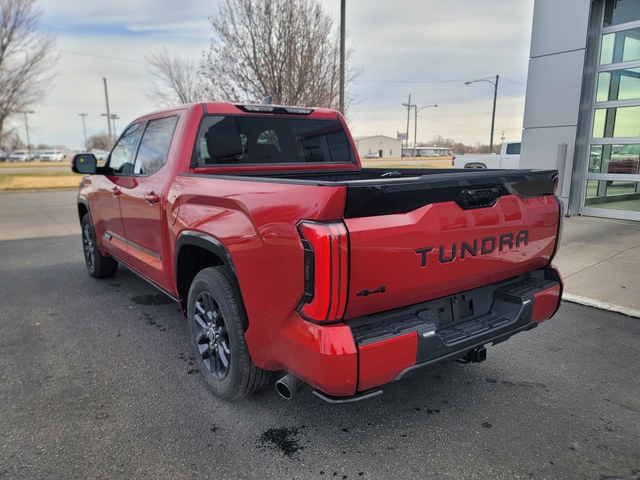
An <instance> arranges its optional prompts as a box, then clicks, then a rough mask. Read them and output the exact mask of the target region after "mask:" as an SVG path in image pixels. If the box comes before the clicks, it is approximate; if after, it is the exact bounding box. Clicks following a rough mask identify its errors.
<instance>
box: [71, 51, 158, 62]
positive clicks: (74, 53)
mask: <svg viewBox="0 0 640 480" xmlns="http://www.w3.org/2000/svg"><path fill="white" fill-rule="evenodd" d="M62 52H63V53H70V54H71V55H81V56H83V57H94V58H104V59H107V60H117V61H119V62H130V63H137V64H148V63H149V62H145V61H140V60H134V59H133V58H122V57H108V56H106V55H98V54H95V53H82V52H74V51H72V50H62Z"/></svg>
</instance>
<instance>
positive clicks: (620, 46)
mask: <svg viewBox="0 0 640 480" xmlns="http://www.w3.org/2000/svg"><path fill="white" fill-rule="evenodd" d="M635 60H640V28H634V29H631V30H625V31H623V32H616V33H608V34H606V35H603V36H602V49H601V51H600V65H609V64H612V63H620V62H632V61H635Z"/></svg>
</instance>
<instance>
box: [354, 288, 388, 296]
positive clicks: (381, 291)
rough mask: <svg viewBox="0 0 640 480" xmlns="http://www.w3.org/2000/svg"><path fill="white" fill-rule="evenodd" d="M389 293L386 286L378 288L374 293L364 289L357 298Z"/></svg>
mask: <svg viewBox="0 0 640 480" xmlns="http://www.w3.org/2000/svg"><path fill="white" fill-rule="evenodd" d="M386 291H387V287H385V286H384V285H383V286H381V287H378V288H376V289H375V290H374V291H372V292H371V291H369V289H366V288H365V289H364V290H362V291H361V292H358V293H357V294H356V297H368V296H369V295H373V294H374V293H384V292H386Z"/></svg>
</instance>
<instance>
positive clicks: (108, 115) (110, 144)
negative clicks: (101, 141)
mask: <svg viewBox="0 0 640 480" xmlns="http://www.w3.org/2000/svg"><path fill="white" fill-rule="evenodd" d="M102 81H103V82H104V99H105V101H106V103H107V114H106V115H103V116H105V117H108V118H107V126H108V127H109V148H111V146H112V145H113V143H111V142H112V141H113V140H112V137H111V112H110V111H109V92H108V91H107V79H106V78H104V77H102Z"/></svg>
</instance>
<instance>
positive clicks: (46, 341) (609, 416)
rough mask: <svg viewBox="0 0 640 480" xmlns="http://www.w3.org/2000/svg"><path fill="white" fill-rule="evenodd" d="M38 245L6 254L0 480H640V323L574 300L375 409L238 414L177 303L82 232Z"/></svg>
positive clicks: (256, 401) (261, 399) (0, 313)
mask: <svg viewBox="0 0 640 480" xmlns="http://www.w3.org/2000/svg"><path fill="white" fill-rule="evenodd" d="M43 198H44V197H40V200H34V199H32V200H31V201H32V202H33V203H34V205H31V207H28V208H32V209H35V211H38V209H39V208H41V207H42V206H38V205H37V204H38V203H39V202H40V201H42V199H43ZM70 198H72V197H70ZM24 201H25V202H27V201H28V200H27V199H25V200H24ZM59 201H60V202H63V201H66V200H64V198H63V197H59ZM7 203H8V202H7V200H6V198H5V197H4V196H2V197H0V205H2V204H5V205H6V204H7ZM54 207H56V206H55V205H53V206H51V208H54ZM58 207H59V208H61V209H62V206H61V205H58ZM24 208H25V209H27V207H24ZM9 210H11V209H6V211H9ZM0 211H2V210H0ZM27 211H28V210H24V211H23V212H22V214H23V215H26V214H27ZM71 211H72V212H73V209H72V210H71ZM69 221H70V220H69ZM76 221H77V220H76ZM51 222H52V224H53V223H60V222H57V221H55V220H51ZM61 222H62V223H60V224H61V225H63V224H64V223H66V222H67V220H64V219H63V220H61ZM0 228H2V229H4V228H5V227H4V226H3V227H0ZM70 228H71V227H70ZM36 234H37V232H32V233H31V234H27V233H25V234H24V235H23V238H20V239H12V240H4V241H0V292H1V297H0V298H2V301H1V302H0V426H1V428H0V478H12V479H13V478H16V479H23V478H24V479H38V478H42V479H58V478H59V479H75V478H78V479H80V478H81V479H87V478H143V479H146V478H215V479H226V478H228V479H236V478H242V479H267V478H287V479H288V478H297V479H308V478H319V479H322V478H331V479H333V478H336V479H359V478H367V479H389V478H394V479H415V478H421V479H476V478H477V479H489V478H491V479H520V478H523V479H530V478H534V479H597V480H601V479H614V478H618V479H627V480H632V479H633V480H637V479H638V478H640V473H639V472H640V382H639V381H638V371H639V370H640V320H638V319H634V318H630V317H626V316H623V315H619V314H615V313H610V312H605V311H601V310H596V309H592V308H588V307H583V306H579V305H572V304H567V303H565V304H564V305H563V307H562V308H561V310H560V312H559V313H558V314H557V316H556V317H555V318H554V319H552V320H550V321H548V322H545V323H543V324H542V325H541V326H540V327H539V328H537V329H535V330H532V331H531V332H527V333H522V334H520V335H517V336H516V337H513V338H512V339H510V340H509V341H507V342H505V343H503V344H500V345H497V346H495V347H489V348H488V359H487V361H486V362H484V363H482V364H475V365H461V364H457V363H454V364H448V365H444V366H439V367H436V368H431V369H428V370H424V371H421V372H419V373H418V374H416V375H415V376H413V377H411V378H409V379H407V380H404V381H402V382H398V383H394V384H391V385H388V386H386V387H385V388H384V389H383V390H384V394H383V395H382V396H380V397H377V398H374V399H371V400H369V401H366V402H361V403H357V404H351V405H343V406H332V405H329V404H326V403H324V402H322V401H321V400H319V399H317V398H316V397H315V396H313V395H312V394H311V392H310V391H309V389H307V390H305V391H303V392H302V393H301V394H300V395H299V396H297V397H295V398H294V399H293V400H291V401H289V402H286V401H284V400H282V399H281V398H280V397H278V395H277V394H276V392H275V388H274V387H273V385H269V386H268V387H267V388H266V389H265V390H264V391H262V392H261V393H259V394H257V395H255V396H253V397H251V398H249V399H247V400H245V401H241V402H237V403H226V402H223V401H220V400H218V399H217V398H215V397H214V396H212V395H211V394H210V393H209V392H208V391H207V390H206V389H205V387H204V385H203V383H202V381H201V379H200V378H199V374H198V372H197V371H196V366H195V362H194V361H193V358H192V356H191V354H190V351H189V348H188V346H187V334H186V326H185V323H184V320H183V319H182V317H181V315H180V313H179V312H178V308H177V306H176V305H175V304H173V303H171V301H170V300H169V299H168V298H166V297H164V296H163V295H161V294H159V293H158V292H157V291H156V290H154V289H153V288H152V287H151V286H149V285H148V284H147V283H146V282H144V281H143V280H141V279H140V278H138V277H137V276H135V275H134V274H133V273H131V272H129V271H128V270H126V269H125V268H121V269H120V270H119V271H118V273H117V275H116V276H115V277H114V278H111V279H108V280H103V281H99V280H95V279H92V278H90V277H89V276H88V275H87V273H86V271H85V267H84V263H83V258H82V253H81V240H80V236H79V235H77V234H73V235H61V236H47V235H36ZM28 235H35V236H38V237H39V238H25V237H28Z"/></svg>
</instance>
